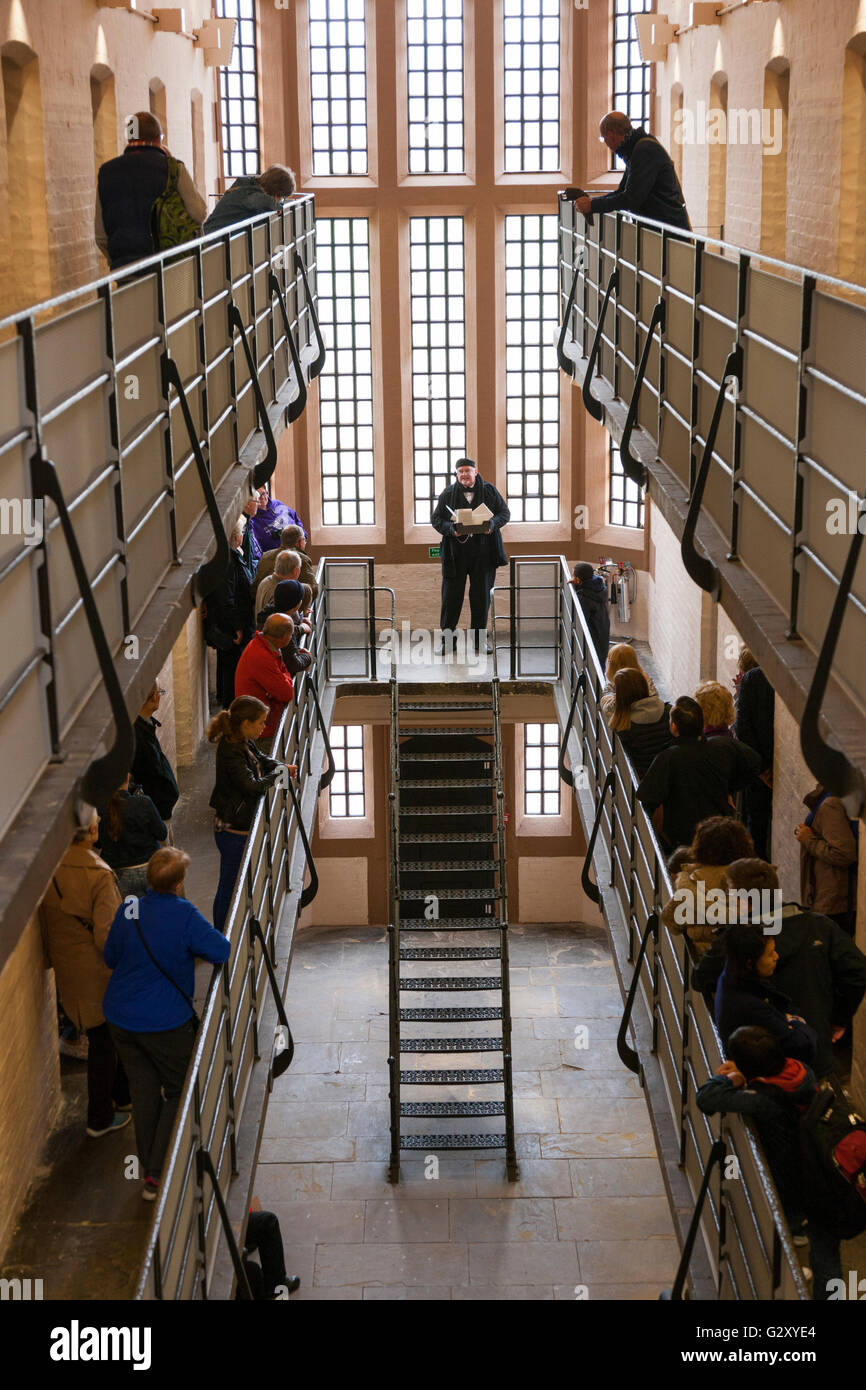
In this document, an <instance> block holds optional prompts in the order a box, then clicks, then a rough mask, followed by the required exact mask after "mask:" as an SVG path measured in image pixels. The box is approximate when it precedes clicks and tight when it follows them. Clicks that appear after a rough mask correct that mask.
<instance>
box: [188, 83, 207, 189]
mask: <svg viewBox="0 0 866 1390" xmlns="http://www.w3.org/2000/svg"><path fill="white" fill-rule="evenodd" d="M189 108H190V121H191V124H192V180H193V183H194V184H195V186H196V188H197V189H198V190H199V192H200V193H203V192H204V99H203V97H202V94H201V92H200V91H199V90H198V88H197V87H193V89H192V91H191V92H190V97H189Z"/></svg>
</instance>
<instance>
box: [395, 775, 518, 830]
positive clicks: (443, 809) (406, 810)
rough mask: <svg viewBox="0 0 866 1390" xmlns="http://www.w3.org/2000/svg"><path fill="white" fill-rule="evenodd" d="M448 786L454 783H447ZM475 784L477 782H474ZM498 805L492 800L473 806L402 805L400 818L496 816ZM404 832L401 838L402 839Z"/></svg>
mask: <svg viewBox="0 0 866 1390" xmlns="http://www.w3.org/2000/svg"><path fill="white" fill-rule="evenodd" d="M446 785H447V786H451V785H453V784H452V783H450V782H449V783H447V784H446ZM472 785H473V786H475V783H474V782H473V783H472ZM495 814H496V807H495V806H493V805H492V804H491V803H490V802H486V801H485V802H482V803H481V805H480V806H479V805H478V804H475V805H472V806H460V805H457V806H444V805H443V806H401V807H400V819H401V820H402V819H403V817H404V816H449V817H450V816H495ZM402 838H403V836H402V833H401V835H400V839H401V840H402Z"/></svg>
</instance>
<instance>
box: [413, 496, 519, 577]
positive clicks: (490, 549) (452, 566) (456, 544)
mask: <svg viewBox="0 0 866 1390" xmlns="http://www.w3.org/2000/svg"><path fill="white" fill-rule="evenodd" d="M482 502H483V503H484V504H485V506H487V507H489V508H490V510H491V512H492V513H493V515H492V517H491V518H490V523H489V525H490V534H489V535H486V536H484V535H479V536H470V537H469V539H468V540H467V541H460V540H458V538H457V536H456V535H455V532H454V522H453V520H452V517H451V512H450V511H449V510H448V508H449V507H450V508H451V511H455V512H456V511H458V510H459V509H460V508H461V507H466V506H472V507H480V505H481V503H482ZM510 520H511V512H510V511H509V508H508V504H507V503H506V501H505V498H504V497H503V496H502V493H501V492H498V491H497V489H496V488H495V487H494V486H493V484H492V483H485V481H484V479H483V478H482V476H481V474H480V473H476V475H475V486H474V488H473V490H472V501H471V502H470V503H467V501H466V496H465V491H464V488H463V487H462V485H461V484H460V483H458V482H457V481H456V479H455V481H454V482H453V483H452V484H451V486H450V487H447V488H446V489H445V491H444V492H441V493H440V494H439V500H438V501H437V503H436V510H435V511H434V513H433V515H432V517H431V518H430V525H431V526H432V527H433V530H434V531H438V532H439V535H440V536H441V537H442V546H441V560H442V574H443V577H444V578H445V579H454V578H455V576H456V574H457V557H458V555H460V554H461V553H462V551H463V549H464V546H470V547H473V548H474V551H475V553H476V554H480V555H482V556H483V557H484V559H485V560H486V561H487V565H488V568H489V569H499V568H500V567H501V566H502V565H507V564H508V558H507V556H506V554H505V546H504V545H503V543H502V535H501V534H500V532H501V527H503V526H505V525H506V523H507V522H509V521H510Z"/></svg>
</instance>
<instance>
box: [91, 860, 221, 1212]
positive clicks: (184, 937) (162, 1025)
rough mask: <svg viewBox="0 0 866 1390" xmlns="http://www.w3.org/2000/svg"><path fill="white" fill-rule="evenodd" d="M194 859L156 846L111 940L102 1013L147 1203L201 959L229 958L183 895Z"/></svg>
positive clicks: (179, 1086) (169, 1118) (188, 1036)
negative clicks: (128, 1099) (122, 1076)
mask: <svg viewBox="0 0 866 1390" xmlns="http://www.w3.org/2000/svg"><path fill="white" fill-rule="evenodd" d="M188 864H189V855H188V854H184V852H183V850H179V849H161V850H157V852H156V854H154V855H153V857H152V859H151V860H150V863H149V864H148V866H147V883H148V892H147V893H145V895H144V897H143V898H140V899H139V900H138V903H137V904H129V903H124V904H122V905H121V906H120V907H119V908H118V910H117V913H116V915H115V918H114V921H113V923H112V925H111V930H110V931H109V933H108V940H107V941H106V943H105V952H104V955H105V963H106V965H107V966H108V968H109V970H112V971H113V972H114V973H113V974H112V976H111V980H110V982H109V985H108V988H107V990H106V991H105V998H104V999H103V1001H102V1011H103V1013H104V1014H105V1017H106V1019H107V1021H108V1025H109V1028H110V1031H111V1036H112V1038H113V1040H114V1045H115V1047H116V1048H117V1052H118V1055H119V1056H120V1057H121V1058H122V1059H123V1065H124V1067H125V1069H126V1074H127V1076H128V1078H129V1089H130V1093H131V1096H132V1112H133V1120H134V1121H135V1138H136V1144H137V1146H138V1157H139V1162H140V1164H141V1168H142V1172H143V1174H144V1188H143V1191H142V1194H141V1195H142V1197H143V1198H144V1200H145V1201H146V1202H152V1201H154V1200H155V1198H156V1195H157V1188H158V1184H159V1175H160V1170H161V1168H162V1161H163V1158H164V1157H165V1151H166V1148H167V1146H168V1141H169V1139H170V1138H171V1131H172V1127H173V1125H174V1119H175V1115H176V1113H177V1106H178V1101H179V1099H180V1094H181V1091H182V1090H183V1083H184V1079H185V1077H186V1072H187V1067H188V1066H189V1060H190V1057H191V1056H192V1051H193V1046H194V1044H195V1032H196V1019H195V1010H194V1009H193V1003H192V996H193V992H194V990H195V960H196V957H197V956H198V957H201V958H202V959H203V960H209V961H213V963H214V965H219V964H221V963H222V962H223V961H225V960H227V959H228V956H229V943H228V941H227V940H226V938H225V937H224V936H222V935H221V934H220V933H219V932H218V931H215V930H214V928H213V927H212V926H211V924H210V922H208V921H206V920H205V918H204V917H203V916H202V915H201V913H200V912H199V911H198V909H197V908H195V907H193V905H192V903H191V902H188V901H187V899H186V898H185V897H184V896H183V889H184V877H185V874H186V869H187V865H188ZM136 906H137V909H138V910H137V912H136V910H135V908H136Z"/></svg>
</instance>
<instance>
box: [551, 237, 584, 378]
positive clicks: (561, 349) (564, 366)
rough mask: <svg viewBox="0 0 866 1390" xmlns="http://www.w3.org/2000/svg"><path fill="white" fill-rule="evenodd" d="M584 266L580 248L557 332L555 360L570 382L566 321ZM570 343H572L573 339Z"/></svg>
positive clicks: (570, 367)
mask: <svg viewBox="0 0 866 1390" xmlns="http://www.w3.org/2000/svg"><path fill="white" fill-rule="evenodd" d="M585 265H586V251H585V250H584V248H583V247H581V249H580V251H579V253H578V258H577V265H576V266H575V267H574V276H573V277H572V281H571V289H570V290H569V292H568V300H567V301H566V305H565V313H564V314H563V316H562V327H561V328H560V330H559V338H558V340H557V344H556V360H557V362H558V363H559V366H560V369H561V370H562V371H563V372H565V374H566V376H570V377H571V378H572V380H574V372H575V367H574V363H573V362H572V360H571V358H570V357H566V355H565V339H566V334H567V333H568V321H569V319H570V318H571V311H572V309H573V307H574V296H575V294H576V293H577V281H578V277H579V275H580V272H581V271H582V270H583V269H584V267H585ZM572 342H574V339H573V338H572Z"/></svg>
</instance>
